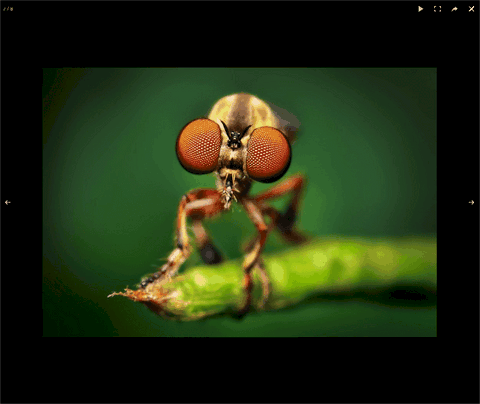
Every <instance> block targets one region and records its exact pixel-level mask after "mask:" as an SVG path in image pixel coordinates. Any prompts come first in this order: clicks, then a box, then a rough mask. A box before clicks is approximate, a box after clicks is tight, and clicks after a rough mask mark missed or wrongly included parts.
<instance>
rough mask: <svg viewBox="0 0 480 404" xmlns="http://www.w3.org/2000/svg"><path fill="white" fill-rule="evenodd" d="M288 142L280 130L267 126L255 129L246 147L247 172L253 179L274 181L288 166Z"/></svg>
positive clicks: (289, 156)
mask: <svg viewBox="0 0 480 404" xmlns="http://www.w3.org/2000/svg"><path fill="white" fill-rule="evenodd" d="M291 156H292V153H291V151H290V143H288V140H287V139H286V138H285V136H284V135H283V133H282V132H280V131H279V130H278V129H275V128H271V127H269V126H262V127H260V128H257V129H255V130H254V131H253V132H252V135H251V136H250V140H249V141H248V147H247V174H248V175H249V176H250V177H251V178H252V179H254V180H255V181H260V182H274V181H276V180H278V179H279V178H280V177H282V176H283V174H285V172H286V171H287V170H288V167H289V166H290V160H291Z"/></svg>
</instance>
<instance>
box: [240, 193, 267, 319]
mask: <svg viewBox="0 0 480 404" xmlns="http://www.w3.org/2000/svg"><path fill="white" fill-rule="evenodd" d="M242 204H243V206H244V208H245V210H246V211H247V215H248V217H249V218H250V220H251V221H252V222H253V223H254V224H255V227H256V228H257V231H258V233H259V234H258V238H257V239H256V241H255V245H254V246H253V248H252V249H251V251H250V252H248V254H247V255H246V257H245V260H244V262H243V271H244V277H243V289H244V292H245V302H244V303H243V306H242V308H241V309H240V310H239V312H238V316H239V317H243V316H244V315H245V314H246V313H247V312H248V310H249V308H250V305H251V303H252V289H253V279H252V273H251V271H252V268H253V267H254V266H255V265H257V264H258V260H259V258H260V254H261V252H262V250H263V247H264V245H265V242H266V240H267V234H268V226H267V225H266V224H265V221H264V220H263V215H262V212H261V210H260V207H259V206H258V204H257V203H256V202H255V201H254V200H251V199H243V200H242ZM258 267H259V269H260V271H261V270H262V267H261V266H260V265H259V266H258ZM263 275H266V273H265V272H264V271H263ZM261 276H262V271H261ZM267 280H268V277H267ZM264 283H265V282H264V281H262V284H264ZM263 288H264V290H265V286H263ZM267 290H268V289H267Z"/></svg>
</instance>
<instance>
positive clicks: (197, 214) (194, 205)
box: [140, 189, 223, 288]
mask: <svg viewBox="0 0 480 404" xmlns="http://www.w3.org/2000/svg"><path fill="white" fill-rule="evenodd" d="M222 209H223V205H222V203H221V200H220V195H219V193H218V192H217V191H216V190H213V189H197V190H194V191H190V192H189V193H188V194H186V195H184V196H183V197H182V199H181V201H180V204H179V205H178V214H177V247H176V248H175V249H174V250H173V251H172V253H171V254H170V255H169V256H168V259H167V262H166V263H165V264H164V265H163V266H162V267H161V268H160V269H159V270H158V271H157V272H155V273H154V274H153V275H152V276H151V277H150V278H148V279H145V280H143V281H142V282H141V284H140V286H141V287H142V288H145V287H147V285H148V284H149V283H152V282H154V281H155V280H157V279H169V278H171V277H172V276H174V275H175V274H176V273H177V271H178V269H179V268H180V266H181V265H182V264H183V263H184V262H185V260H186V259H187V258H188V257H189V256H190V253H191V251H192V248H191V246H190V242H189V237H188V234H187V217H191V218H194V219H195V220H201V219H203V218H204V217H206V216H213V215H215V214H217V213H219V212H221V210H222Z"/></svg>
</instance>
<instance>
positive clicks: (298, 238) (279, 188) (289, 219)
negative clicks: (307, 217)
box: [254, 175, 307, 244]
mask: <svg viewBox="0 0 480 404" xmlns="http://www.w3.org/2000/svg"><path fill="white" fill-rule="evenodd" d="M304 187H305V179H304V178H303V176H302V175H295V176H293V177H290V178H288V179H287V180H285V181H283V182H281V183H280V184H278V185H276V186H274V187H272V188H270V189H268V190H266V191H265V192H262V193H261V194H259V195H257V196H255V197H254V200H255V201H256V202H262V201H265V200H267V199H273V198H278V197H281V196H283V195H285V194H287V193H293V197H292V199H291V201H290V204H289V205H288V207H287V209H286V211H285V212H284V213H283V214H281V215H280V217H279V218H278V220H277V222H276V224H277V228H278V230H279V231H280V234H281V235H282V236H283V238H285V239H286V240H287V241H289V242H291V243H295V244H299V243H302V242H304V241H306V240H307V237H306V236H304V235H303V234H301V233H300V232H298V231H297V230H294V229H293V227H294V224H295V220H296V218H297V216H298V211H299V206H300V197H301V193H302V190H303V189H304Z"/></svg>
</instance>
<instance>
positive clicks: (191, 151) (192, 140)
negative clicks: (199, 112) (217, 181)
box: [175, 118, 222, 174]
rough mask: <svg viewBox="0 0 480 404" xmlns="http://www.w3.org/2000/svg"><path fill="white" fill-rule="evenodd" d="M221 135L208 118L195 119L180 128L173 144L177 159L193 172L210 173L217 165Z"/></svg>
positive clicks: (218, 128)
mask: <svg viewBox="0 0 480 404" xmlns="http://www.w3.org/2000/svg"><path fill="white" fill-rule="evenodd" d="M221 144H222V136H221V131H220V127H219V126H218V125H217V124H216V123H215V122H213V121H212V120H210V119H206V118H201V119H195V120H194V121H192V122H190V123H188V124H187V125H185V126H184V128H183V129H182V130H181V132H180V134H179V135H178V138H177V144H176V146H175V149H176V152H177V157H178V161H180V164H181V165H182V167H183V168H184V169H185V170H187V171H189V172H191V173H193V174H207V173H211V172H212V171H213V170H215V168H216V167H217V163H218V156H219V154H220V146H221Z"/></svg>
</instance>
